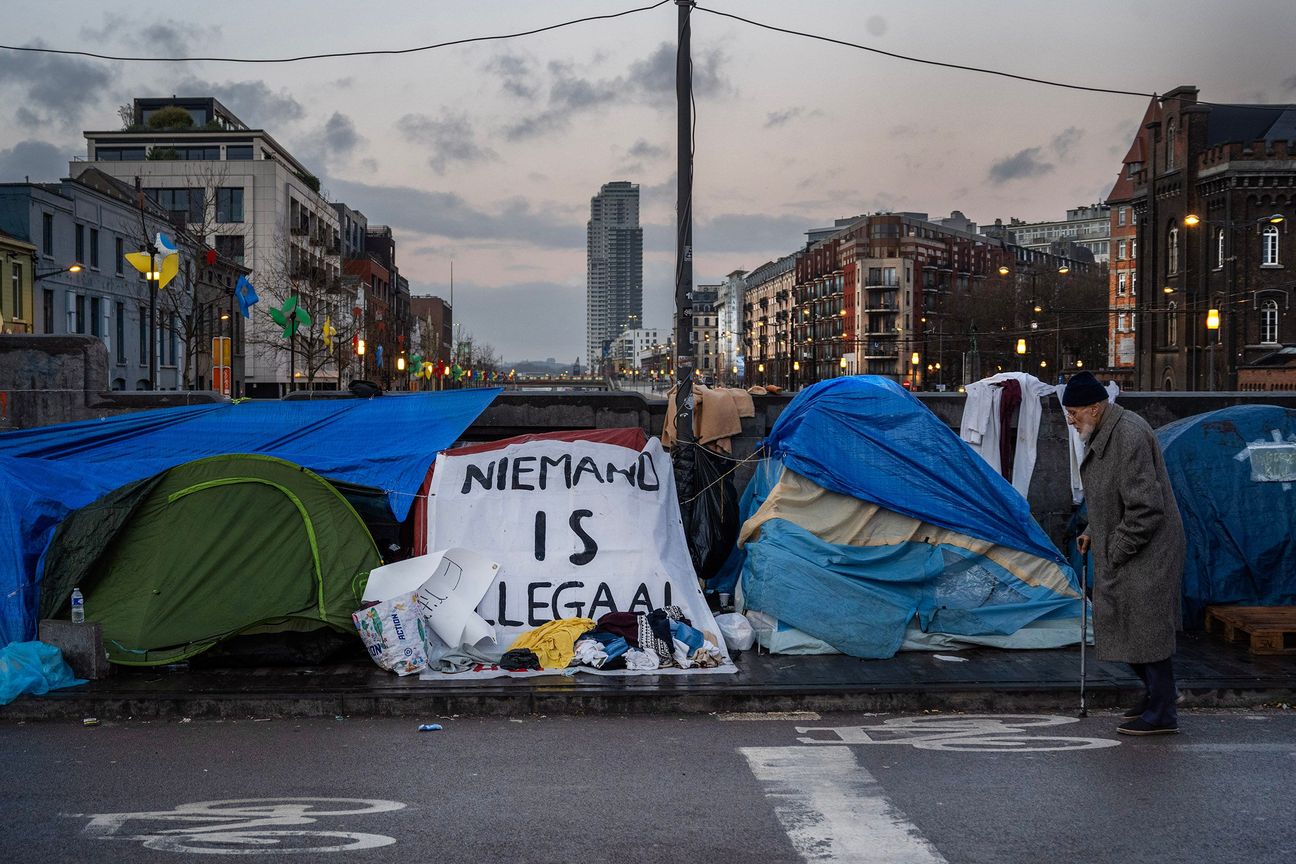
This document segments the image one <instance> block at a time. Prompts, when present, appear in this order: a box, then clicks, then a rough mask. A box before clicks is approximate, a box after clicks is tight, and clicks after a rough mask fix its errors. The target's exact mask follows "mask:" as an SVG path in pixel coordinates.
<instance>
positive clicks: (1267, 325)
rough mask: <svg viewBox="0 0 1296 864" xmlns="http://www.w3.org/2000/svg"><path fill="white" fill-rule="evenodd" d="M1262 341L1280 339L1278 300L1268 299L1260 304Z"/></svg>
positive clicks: (1274, 341) (1270, 341) (1272, 341)
mask: <svg viewBox="0 0 1296 864" xmlns="http://www.w3.org/2000/svg"><path fill="white" fill-rule="evenodd" d="M1260 341H1261V342H1267V343H1276V342H1277V341H1278V301H1277V300H1266V301H1265V302H1264V303H1261V304H1260Z"/></svg>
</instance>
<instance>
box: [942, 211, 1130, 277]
mask: <svg viewBox="0 0 1296 864" xmlns="http://www.w3.org/2000/svg"><path fill="white" fill-rule="evenodd" d="M958 215H962V214H958ZM942 221H945V220H942ZM975 231H976V225H975V223H973V224H972V232H973V233H975ZM981 231H982V233H983V234H985V235H986V236H987V237H997V238H999V239H1002V240H1004V241H1005V242H1007V243H1011V244H1013V245H1015V246H1021V247H1023V248H1026V249H1032V250H1035V251H1039V252H1049V253H1052V254H1054V255H1060V256H1062V257H1065V258H1070V259H1073V260H1080V261H1083V260H1086V253H1087V254H1088V255H1092V256H1093V257H1092V258H1089V259H1088V260H1091V261H1094V262H1095V263H1098V264H1106V263H1107V262H1108V261H1109V259H1110V257H1111V212H1110V207H1109V206H1108V205H1106V204H1089V205H1087V206H1084V207H1073V208H1072V209H1070V210H1068V211H1067V213H1066V219H1062V220H1055V221H1050V222H1023V221H1022V220H1020V219H1011V220H1009V222H1008V223H1007V224H1004V223H1003V221H1001V220H999V219H996V220H995V224H994V225H992V226H986V227H984V228H982V229H981ZM1078 249H1084V250H1086V252H1084V253H1080V252H1077V250H1078Z"/></svg>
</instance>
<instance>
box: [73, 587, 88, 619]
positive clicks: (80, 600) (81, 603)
mask: <svg viewBox="0 0 1296 864" xmlns="http://www.w3.org/2000/svg"><path fill="white" fill-rule="evenodd" d="M72 623H73V624H84V623H85V595H84V594H82V593H81V589H80V588H73V589H72Z"/></svg>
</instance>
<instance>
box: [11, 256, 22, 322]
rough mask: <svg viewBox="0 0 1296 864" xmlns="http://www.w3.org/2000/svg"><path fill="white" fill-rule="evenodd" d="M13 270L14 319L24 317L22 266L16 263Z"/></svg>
mask: <svg viewBox="0 0 1296 864" xmlns="http://www.w3.org/2000/svg"><path fill="white" fill-rule="evenodd" d="M12 270H13V317H15V318H22V317H24V316H23V290H22V265H21V264H19V263H18V262H17V261H15V262H14V263H13V265H12Z"/></svg>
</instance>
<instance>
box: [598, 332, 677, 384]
mask: <svg viewBox="0 0 1296 864" xmlns="http://www.w3.org/2000/svg"><path fill="white" fill-rule="evenodd" d="M665 344H666V333H665V332H664V331H662V330H659V329H657V328H656V327H636V328H635V329H633V330H624V331H622V332H621V334H620V335H619V336H617V338H616V340H615V341H614V342H613V343H612V349H611V351H610V354H611V360H612V366H613V371H614V372H616V373H618V374H624V373H625V372H630V371H633V370H635V369H642V368H643V365H644V360H645V359H646V358H648V357H651V356H653V354H655V353H657V352H658V351H660V350H661V347H662V346H663V345H665Z"/></svg>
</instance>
